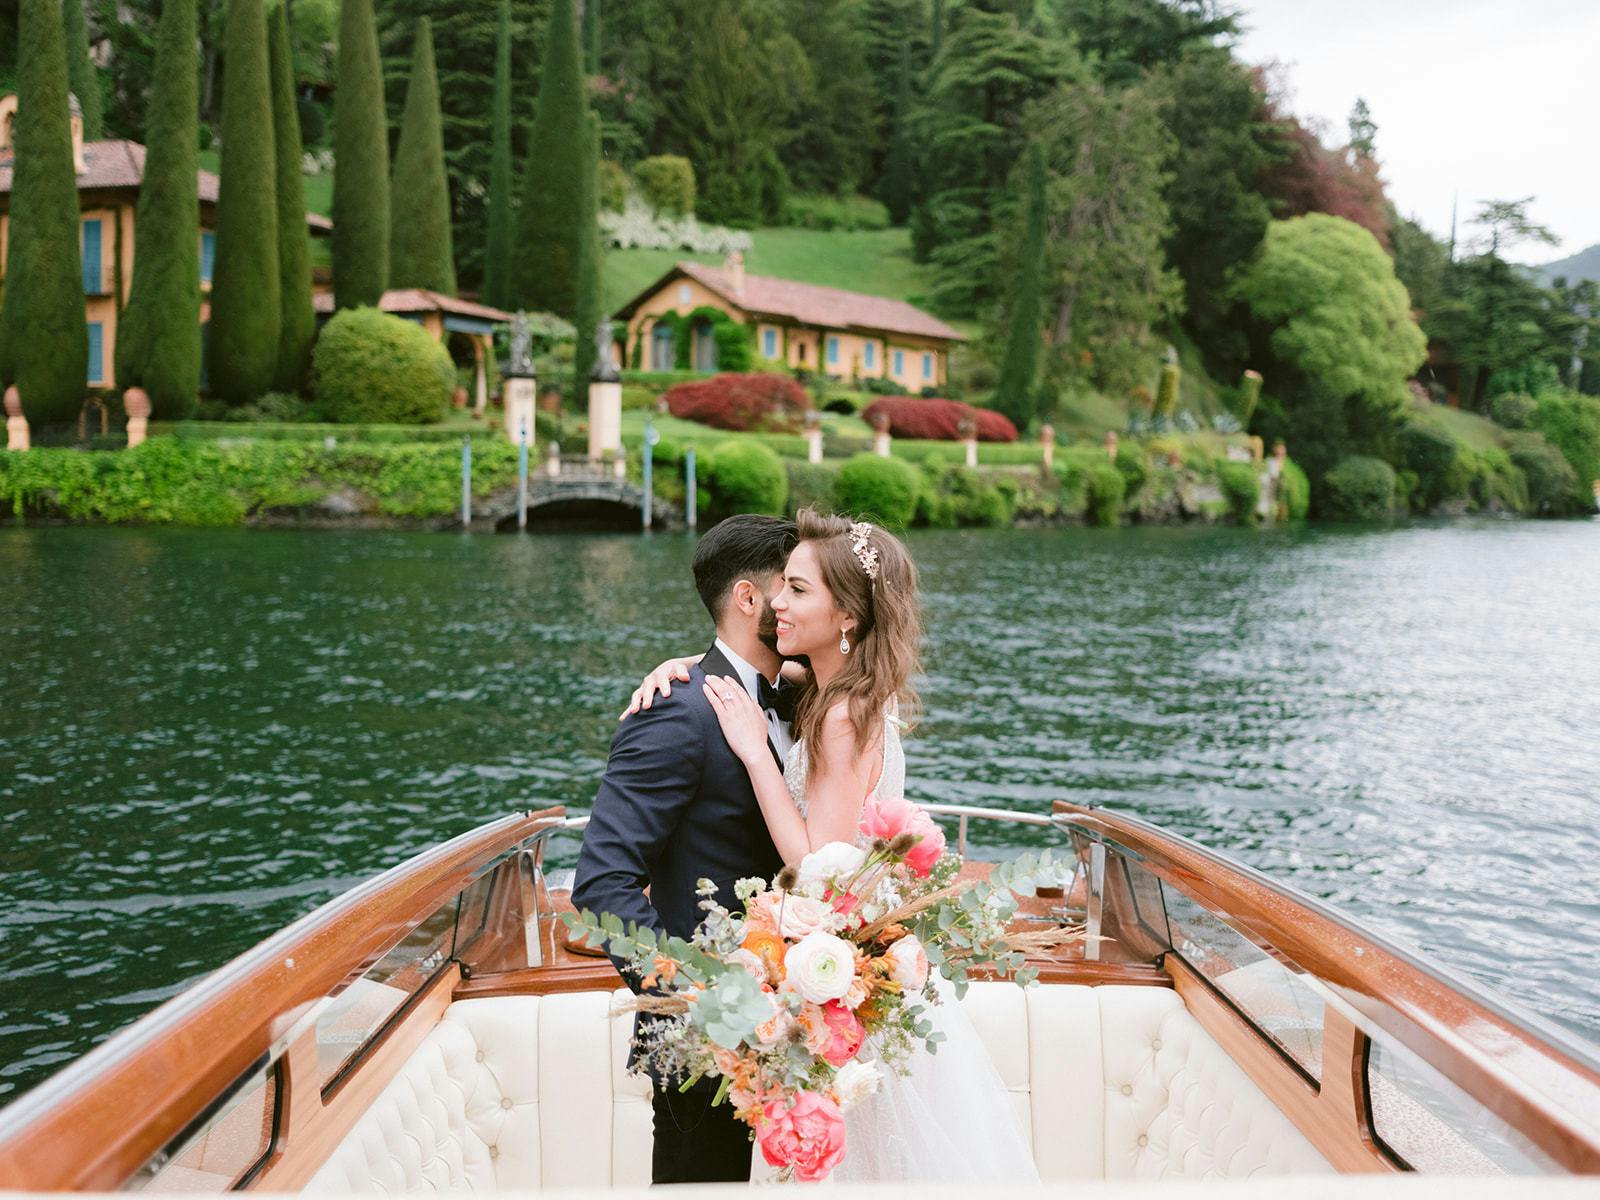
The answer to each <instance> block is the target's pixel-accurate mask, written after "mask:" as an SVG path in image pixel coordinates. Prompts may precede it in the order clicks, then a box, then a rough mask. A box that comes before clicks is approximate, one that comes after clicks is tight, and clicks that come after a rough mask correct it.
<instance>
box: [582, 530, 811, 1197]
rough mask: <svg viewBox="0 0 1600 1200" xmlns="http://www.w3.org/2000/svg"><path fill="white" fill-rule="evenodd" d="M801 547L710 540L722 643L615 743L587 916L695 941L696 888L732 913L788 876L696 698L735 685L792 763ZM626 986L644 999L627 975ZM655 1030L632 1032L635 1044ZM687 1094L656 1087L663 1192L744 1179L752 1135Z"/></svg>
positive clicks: (591, 836)
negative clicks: (716, 680)
mask: <svg viewBox="0 0 1600 1200" xmlns="http://www.w3.org/2000/svg"><path fill="white" fill-rule="evenodd" d="M795 540H796V537H795V526H794V522H792V521H784V520H779V519H778V518H776V517H762V516H755V515H745V516H737V517H729V518H728V519H727V520H726V521H723V522H721V523H720V524H718V525H716V526H714V527H712V528H711V529H710V530H709V531H708V532H707V533H706V535H705V536H704V537H703V538H701V539H700V544H699V545H698V547H697V548H696V549H695V555H694V583H695V588H696V590H697V591H698V592H699V593H700V599H701V601H702V602H703V603H704V604H705V606H706V609H707V610H708V611H709V612H710V613H711V619H712V621H713V622H714V623H715V624H716V629H717V640H716V642H715V644H714V645H713V646H712V647H711V649H710V650H708V651H706V655H705V657H704V658H703V659H702V660H701V661H700V665H699V666H698V667H696V668H694V670H693V671H692V672H691V674H690V679H689V682H688V684H687V685H681V684H680V685H679V686H678V687H675V688H673V689H672V693H671V695H669V696H662V697H658V698H656V700H655V701H654V703H653V704H652V705H651V707H650V708H647V709H642V710H640V711H639V712H636V713H634V714H633V715H631V716H629V717H628V718H627V719H626V720H625V721H623V722H622V725H621V727H620V728H619V729H618V730H617V734H616V736H615V737H614V738H612V740H611V757H610V759H609V761H608V762H607V763H606V772H605V775H604V777H603V778H602V779H601V781H600V790H599V792H598V794H596V796H595V798H594V811H593V813H592V814H591V815H590V818H589V828H588V830H587V831H586V832H585V833H584V836H583V849H582V851H581V852H580V853H579V855H578V872H577V879H576V881H575V882H574V884H573V888H572V902H573V904H574V905H575V906H577V908H579V909H580V910H582V909H589V910H591V911H593V912H595V913H614V914H616V915H617V916H618V917H620V918H622V921H623V923H624V924H625V925H626V924H629V923H633V924H638V925H641V926H649V927H650V928H651V929H654V930H655V931H656V932H657V933H668V934H672V935H675V936H677V937H683V938H687V937H688V936H689V935H690V934H691V933H693V932H694V929H695V927H696V926H697V925H698V924H699V923H700V917H701V915H702V914H701V912H700V909H699V907H698V904H699V901H698V897H697V896H696V895H695V885H696V883H697V881H699V880H700V879H710V880H712V881H713V882H714V883H715V884H716V885H717V900H718V902H719V903H721V904H723V905H724V906H726V907H728V908H733V909H736V908H738V902H737V900H736V898H735V896H734V894H733V885H734V883H735V882H736V881H737V880H739V879H742V878H745V877H747V876H751V875H757V876H761V877H762V878H770V877H771V876H772V875H773V874H775V873H776V872H777V871H778V869H779V868H780V867H781V866H782V865H783V863H782V860H781V859H780V858H779V857H778V852H777V850H776V849H775V848H774V847H773V844H772V837H771V835H770V834H768V832H767V826H766V822H765V821H764V820H763V819H762V816H761V809H760V807H759V806H758V805H757V803H756V797H755V792H754V790H753V789H752V788H751V786H750V776H749V773H748V772H747V771H746V770H745V768H744V764H743V763H741V762H740V761H739V759H738V758H737V757H736V756H735V755H734V753H733V751H732V750H730V749H728V744H727V741H726V739H725V738H724V737H723V735H722V728H721V726H720V725H719V724H718V722H717V717H716V714H715V713H713V712H712V711H711V706H710V704H709V703H708V702H707V701H706V698H705V694H704V692H703V691H702V689H701V686H700V685H701V682H702V681H703V679H704V678H705V676H706V675H722V676H727V677H729V678H733V679H737V680H739V681H740V682H741V683H742V684H743V685H744V687H745V688H746V690H748V691H749V692H750V694H751V696H752V697H754V698H755V700H756V703H758V704H761V705H762V706H763V707H764V708H767V725H768V729H769V730H770V733H771V737H770V740H771V743H772V751H773V754H774V756H776V757H777V758H778V759H779V761H780V762H781V761H782V759H783V756H784V755H785V754H786V753H787V752H788V749H789V726H788V720H787V714H785V715H784V716H782V717H780V716H779V715H778V713H779V710H780V709H781V708H783V707H784V705H783V703H782V700H783V698H782V697H779V696H778V695H777V691H776V685H777V683H778V668H779V667H780V665H781V664H782V660H781V659H780V658H779V657H778V651H777V633H776V621H775V618H774V617H773V615H772V610H771V608H770V607H768V602H769V601H770V600H771V599H772V597H773V596H775V595H777V594H778V590H779V588H780V587H781V586H782V579H783V566H784V563H785V562H786V561H787V560H788V557H789V552H790V551H791V550H793V549H794V546H795ZM764 698H765V699H764ZM646 888H648V889H649V892H648V894H646V890H645V889H646ZM619 965H620V964H619ZM624 978H626V979H627V981H628V986H629V987H631V988H633V989H634V991H638V990H639V986H640V984H639V980H638V979H637V978H636V977H633V976H632V974H631V973H630V972H626V971H625V972H624ZM645 1020H648V1018H646V1017H641V1018H640V1019H639V1021H636V1023H635V1035H636V1036H637V1034H638V1031H639V1023H640V1022H642V1021H645ZM678 1082H679V1081H677V1080H660V1079H657V1080H655V1156H654V1161H653V1163H652V1172H651V1176H652V1179H653V1181H654V1182H655V1183H691V1182H710V1181H741V1182H742V1181H745V1180H748V1179H749V1178H750V1141H749V1130H748V1128H747V1127H746V1126H745V1125H744V1124H742V1123H741V1122H739V1121H738V1120H736V1119H735V1118H734V1116H733V1109H732V1106H731V1105H729V1104H726V1103H724V1104H721V1105H717V1106H716V1107H713V1106H712V1104H711V1100H712V1098H713V1097H714V1096H715V1094H716V1087H715V1082H714V1081H709V1080H702V1081H701V1082H700V1083H699V1084H697V1085H696V1086H695V1087H693V1088H691V1089H689V1091H687V1092H680V1091H679V1090H678Z"/></svg>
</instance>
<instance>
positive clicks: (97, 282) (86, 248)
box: [83, 217, 105, 296]
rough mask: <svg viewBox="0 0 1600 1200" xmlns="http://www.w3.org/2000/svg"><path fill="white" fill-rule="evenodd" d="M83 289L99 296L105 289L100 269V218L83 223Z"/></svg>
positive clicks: (88, 293)
mask: <svg viewBox="0 0 1600 1200" xmlns="http://www.w3.org/2000/svg"><path fill="white" fill-rule="evenodd" d="M83 290H84V292H85V293H86V294H87V295H90V296H98V295H99V294H100V293H101V292H102V291H103V290H105V283H104V281H103V280H102V279H101V271H100V219H99V218H98V217H96V218H94V219H92V220H88V221H85V222H84V223H83Z"/></svg>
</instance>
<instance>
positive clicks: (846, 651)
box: [839, 629, 850, 654]
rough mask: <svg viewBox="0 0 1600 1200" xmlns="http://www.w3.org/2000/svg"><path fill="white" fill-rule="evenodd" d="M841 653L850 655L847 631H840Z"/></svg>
mask: <svg viewBox="0 0 1600 1200" xmlns="http://www.w3.org/2000/svg"><path fill="white" fill-rule="evenodd" d="M839 653H840V654H849V653H850V639H849V638H847V637H845V631H844V630H843V629H841V630H839Z"/></svg>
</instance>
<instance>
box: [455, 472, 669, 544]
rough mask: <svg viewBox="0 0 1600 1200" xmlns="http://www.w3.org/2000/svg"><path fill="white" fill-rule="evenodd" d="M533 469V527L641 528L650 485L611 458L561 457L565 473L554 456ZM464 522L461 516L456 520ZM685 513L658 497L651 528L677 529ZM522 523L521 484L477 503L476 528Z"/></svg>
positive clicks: (530, 516)
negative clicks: (552, 470)
mask: <svg viewBox="0 0 1600 1200" xmlns="http://www.w3.org/2000/svg"><path fill="white" fill-rule="evenodd" d="M528 466H529V473H528V528H530V529H596V528H600V529H619V530H620V529H639V528H641V527H642V522H643V519H644V489H643V488H641V487H640V486H639V485H638V484H635V483H631V482H629V481H628V480H627V479H626V478H623V479H619V478H617V475H616V470H615V467H614V466H612V465H611V464H609V463H601V464H591V463H590V462H589V460H588V459H586V458H582V457H573V458H568V457H565V456H563V457H562V459H561V470H560V473H559V474H556V475H551V474H549V461H548V460H545V461H542V462H539V463H538V469H537V470H534V463H532V462H530V463H529V464H528ZM453 524H454V526H455V527H456V528H459V527H460V518H459V516H458V517H457V518H456V520H455V522H454V523H453ZM682 526H683V512H682V510H681V509H680V508H679V507H678V506H677V505H675V504H670V503H667V502H666V501H663V500H662V499H661V497H659V496H657V497H656V498H655V503H654V504H653V505H652V506H651V527H652V528H654V529H664V528H665V529H677V528H681V527H682ZM516 527H517V486H516V484H512V485H511V486H509V487H505V488H501V489H499V490H498V491H496V492H494V493H492V494H491V495H489V496H488V497H486V498H484V499H481V500H476V501H474V502H473V505H472V524H471V526H470V528H471V529H473V530H483V531H489V530H500V531H514V530H515V529H516Z"/></svg>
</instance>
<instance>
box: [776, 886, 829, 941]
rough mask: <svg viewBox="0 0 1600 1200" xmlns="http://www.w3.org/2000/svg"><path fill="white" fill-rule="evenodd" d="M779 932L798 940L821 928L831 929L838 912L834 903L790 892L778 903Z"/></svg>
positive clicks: (792, 939) (781, 934)
mask: <svg viewBox="0 0 1600 1200" xmlns="http://www.w3.org/2000/svg"><path fill="white" fill-rule="evenodd" d="M777 911H778V934H779V935H780V936H781V937H785V938H788V939H790V940H791V941H798V940H799V939H801V938H803V937H805V936H807V935H808V934H812V933H815V932H817V931H818V930H819V929H820V930H831V929H832V928H833V927H834V918H835V917H836V916H837V914H836V913H835V912H834V911H833V905H831V904H828V903H826V902H825V901H822V900H816V899H813V898H812V897H810V896H797V895H795V894H794V893H793V892H790V893H789V894H788V895H787V896H784V897H783V899H782V900H781V901H780V902H779V904H778V910H777Z"/></svg>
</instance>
